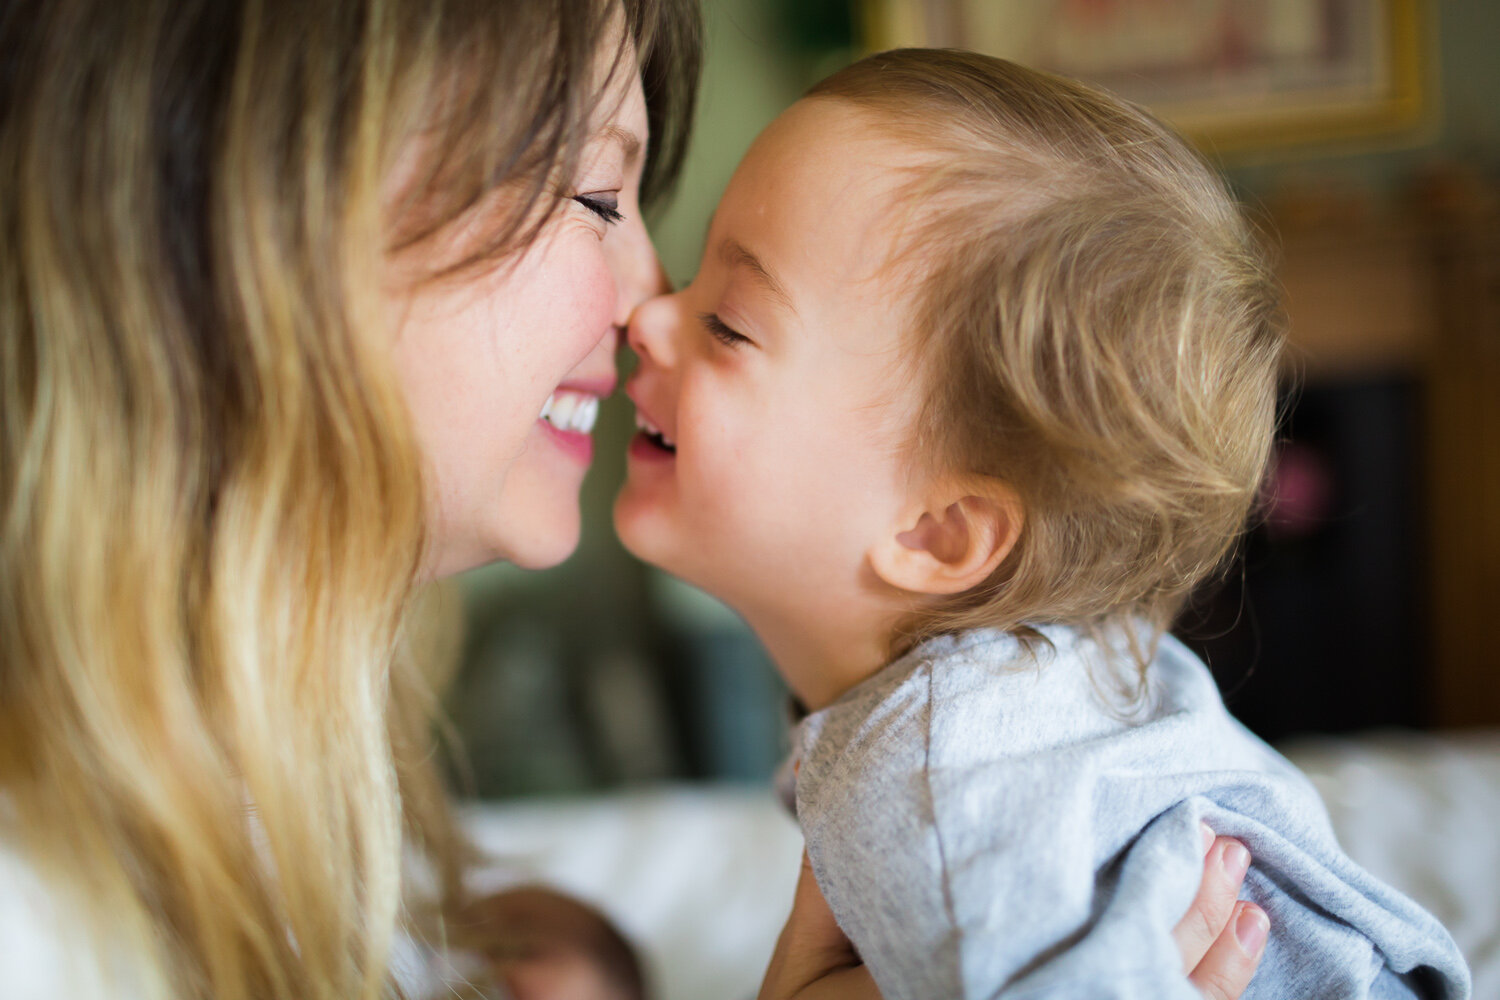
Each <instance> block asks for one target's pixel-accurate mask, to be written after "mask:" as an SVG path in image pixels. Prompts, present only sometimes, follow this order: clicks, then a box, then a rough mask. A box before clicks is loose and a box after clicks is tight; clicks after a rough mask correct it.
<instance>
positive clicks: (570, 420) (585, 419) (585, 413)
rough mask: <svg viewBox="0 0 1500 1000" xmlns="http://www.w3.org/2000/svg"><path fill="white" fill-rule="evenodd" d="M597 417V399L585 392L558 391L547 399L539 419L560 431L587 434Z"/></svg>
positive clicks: (592, 427)
mask: <svg viewBox="0 0 1500 1000" xmlns="http://www.w3.org/2000/svg"><path fill="white" fill-rule="evenodd" d="M598 417H599V397H598V396H594V395H591V394H589V393H586V392H573V391H572V390H570V389H558V390H556V391H555V392H553V393H552V395H550V396H548V397H547V404H546V405H545V406H543V407H542V416H541V419H543V420H545V421H547V422H548V423H549V424H551V425H552V426H553V427H556V428H557V429H558V430H560V431H572V432H574V433H576V434H588V433H589V432H591V431H592V430H593V429H594V421H595V420H597V419H598Z"/></svg>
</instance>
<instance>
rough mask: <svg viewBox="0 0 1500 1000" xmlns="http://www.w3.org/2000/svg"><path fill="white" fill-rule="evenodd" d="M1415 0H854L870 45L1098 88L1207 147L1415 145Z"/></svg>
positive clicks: (1418, 13)
mask: <svg viewBox="0 0 1500 1000" xmlns="http://www.w3.org/2000/svg"><path fill="white" fill-rule="evenodd" d="M1426 2H1427V0H862V3H863V8H862V11H861V14H862V21H863V25H862V30H863V35H864V39H863V40H864V43H865V46H866V47H867V48H868V49H869V50H870V51H878V50H880V49H886V48H895V47H899V46H906V45H918V46H936V47H946V46H952V47H958V48H966V49H973V50H976V51H979V52H985V53H988V54H990V55H996V56H1001V57H1003V58H1007V59H1011V60H1014V61H1016V62H1020V63H1023V64H1025V65H1028V66H1032V67H1034V68H1037V69H1042V70H1047V71H1050V72H1054V73H1060V74H1062V75H1064V76H1070V77H1076V78H1079V79H1083V80H1086V81H1089V82H1091V83H1095V84H1098V85H1100V86H1103V87H1105V88H1106V89H1109V90H1112V91H1114V92H1115V93H1117V94H1119V95H1121V96H1122V97H1125V98H1127V99H1129V100H1132V101H1136V102H1138V103H1140V104H1143V105H1145V106H1147V107H1149V108H1150V109H1151V110H1152V111H1153V112H1155V113H1156V114H1158V115H1160V116H1161V117H1162V118H1164V119H1165V120H1167V121H1169V122H1171V123H1172V124H1173V125H1174V126H1175V127H1177V128H1178V129H1179V130H1181V131H1182V132H1183V133H1184V134H1185V135H1187V136H1188V138H1189V139H1191V140H1193V141H1194V142H1195V143H1197V144H1198V145H1199V146H1200V147H1201V148H1203V149H1204V150H1205V151H1206V152H1208V153H1210V154H1212V155H1217V156H1219V157H1221V158H1229V159H1233V158H1235V157H1238V156H1244V155H1247V154H1257V153H1264V152H1266V151H1274V150H1291V149H1294V148H1295V147H1308V146H1326V145H1331V144H1340V143H1348V142H1357V141H1363V142H1365V143H1371V142H1373V143H1375V144H1382V143H1384V144H1396V143H1399V142H1400V140H1401V138H1402V137H1403V136H1407V137H1410V138H1412V139H1415V138H1416V137H1417V135H1418V133H1419V132H1420V131H1421V127H1422V126H1423V125H1424V124H1425V123H1426V122H1427V121H1428V119H1429V108H1430V106H1431V104H1432V100H1433V96H1434V94H1433V88H1432V86H1431V84H1430V83H1429V76H1430V73H1429V69H1430V67H1429V63H1430V57H1429V55H1428V51H1427V50H1428V43H1427V37H1428V16H1429V12H1428V10H1427V9H1426Z"/></svg>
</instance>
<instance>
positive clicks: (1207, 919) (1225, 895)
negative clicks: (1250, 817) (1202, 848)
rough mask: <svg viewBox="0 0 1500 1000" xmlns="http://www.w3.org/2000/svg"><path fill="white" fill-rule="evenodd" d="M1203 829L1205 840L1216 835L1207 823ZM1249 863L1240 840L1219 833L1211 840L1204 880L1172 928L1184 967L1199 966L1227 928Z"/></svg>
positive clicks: (1205, 861)
mask: <svg viewBox="0 0 1500 1000" xmlns="http://www.w3.org/2000/svg"><path fill="white" fill-rule="evenodd" d="M1203 831H1204V839H1205V840H1208V839H1209V838H1211V837H1213V831H1212V830H1210V829H1209V828H1208V826H1207V825H1204V826H1203ZM1249 867H1250V852H1249V851H1247V850H1245V848H1244V845H1242V844H1241V843H1240V842H1239V841H1237V840H1231V839H1230V838H1228V837H1219V838H1217V839H1216V840H1213V841H1212V843H1211V844H1210V846H1209V848H1208V852H1207V853H1206V854H1205V855H1204V858H1203V882H1202V883H1201V884H1200V885H1199V886H1198V895H1197V896H1196V897H1195V898H1194V899H1193V903H1192V905H1191V906H1189V907H1188V911H1187V913H1185V914H1183V917H1182V919H1181V920H1180V921H1178V923H1177V926H1176V927H1175V928H1173V930H1172V936H1173V937H1174V938H1176V940H1177V948H1178V950H1179V951H1181V952H1182V967H1183V970H1184V971H1192V969H1193V968H1194V967H1196V966H1197V964H1198V963H1199V961H1201V960H1202V958H1203V956H1204V955H1206V954H1207V953H1208V949H1209V948H1210V947H1212V946H1213V943H1214V941H1215V940H1216V939H1217V938H1218V937H1219V932H1220V931H1222V930H1224V927H1225V924H1226V923H1228V921H1229V916H1230V912H1231V911H1232V910H1233V909H1234V904H1235V897H1237V896H1238V895H1239V891H1240V885H1241V884H1242V883H1243V882H1244V881H1245V872H1246V870H1248V869H1249Z"/></svg>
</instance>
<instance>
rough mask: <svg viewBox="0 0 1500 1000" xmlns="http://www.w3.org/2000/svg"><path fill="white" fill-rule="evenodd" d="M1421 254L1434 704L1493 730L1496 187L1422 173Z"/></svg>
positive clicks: (1459, 720) (1499, 388)
mask: <svg viewBox="0 0 1500 1000" xmlns="http://www.w3.org/2000/svg"><path fill="white" fill-rule="evenodd" d="M1412 203H1413V209H1412V210H1413V212H1414V213H1415V214H1417V215H1418V216H1419V217H1420V218H1421V219H1423V220H1424V221H1423V228H1424V235H1425V236H1426V238H1427V240H1428V244H1429V247H1430V251H1431V260H1432V274H1433V282H1434V286H1435V295H1434V301H1435V302H1436V305H1437V309H1436V315H1435V319H1436V325H1437V338H1436V342H1435V344H1434V349H1433V350H1432V351H1430V352H1429V353H1428V355H1427V365H1426V372H1425V375H1426V383H1427V414H1428V429H1429V434H1428V464H1427V466H1426V478H1427V481H1428V496H1429V503H1430V505H1431V513H1432V517H1431V521H1430V526H1431V534H1430V544H1431V545H1432V557H1431V564H1432V573H1431V580H1432V624H1433V633H1432V640H1431V648H1432V655H1433V658H1434V667H1435V670H1434V680H1435V685H1434V698H1435V707H1436V710H1437V718H1438V720H1439V721H1441V722H1443V723H1445V724H1449V725H1493V724H1495V723H1496V722H1500V644H1497V642H1496V639H1495V635H1494V622H1495V615H1496V610H1497V607H1500V181H1497V180H1496V178H1494V177H1493V176H1491V177H1485V176H1483V175H1481V174H1480V173H1478V172H1477V171H1474V170H1470V169H1461V168H1446V169H1431V170H1428V171H1427V172H1426V173H1425V174H1424V175H1423V176H1422V177H1421V178H1420V180H1419V182H1418V183H1417V185H1416V186H1415V188H1414V190H1413V195H1412Z"/></svg>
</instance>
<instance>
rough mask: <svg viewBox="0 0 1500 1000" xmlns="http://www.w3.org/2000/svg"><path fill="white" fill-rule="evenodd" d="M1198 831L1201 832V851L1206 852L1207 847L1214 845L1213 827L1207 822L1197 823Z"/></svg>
mask: <svg viewBox="0 0 1500 1000" xmlns="http://www.w3.org/2000/svg"><path fill="white" fill-rule="evenodd" d="M1198 831H1199V832H1200V833H1202V834H1203V853H1204V854H1207V853H1208V849H1209V848H1210V847H1212V846H1214V828H1213V827H1211V826H1209V825H1208V824H1207V823H1199V824H1198Z"/></svg>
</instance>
